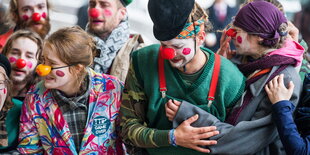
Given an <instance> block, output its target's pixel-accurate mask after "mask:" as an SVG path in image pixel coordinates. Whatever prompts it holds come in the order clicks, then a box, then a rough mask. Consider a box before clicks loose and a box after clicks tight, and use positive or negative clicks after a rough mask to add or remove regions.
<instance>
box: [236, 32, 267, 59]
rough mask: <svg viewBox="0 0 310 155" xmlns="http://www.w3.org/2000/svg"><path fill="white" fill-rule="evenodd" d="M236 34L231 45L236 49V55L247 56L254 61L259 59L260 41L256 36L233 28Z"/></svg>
mask: <svg viewBox="0 0 310 155" xmlns="http://www.w3.org/2000/svg"><path fill="white" fill-rule="evenodd" d="M233 29H234V30H235V32H236V36H235V37H232V40H233V43H234V45H235V47H236V53H237V54H239V55H248V56H251V57H253V58H255V59H257V58H259V57H260V56H261V54H260V53H259V52H258V51H261V49H262V47H261V46H260V45H259V41H260V40H262V38H260V37H259V36H257V35H254V34H250V33H247V32H245V31H244V30H242V29H241V28H239V27H233Z"/></svg>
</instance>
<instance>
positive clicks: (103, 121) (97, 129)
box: [92, 116, 111, 137]
mask: <svg viewBox="0 0 310 155" xmlns="http://www.w3.org/2000/svg"><path fill="white" fill-rule="evenodd" d="M110 125H111V122H110V121H109V119H108V118H106V117H103V116H97V117H95V118H94V122H93V126H92V132H93V134H94V135H95V136H97V137H99V136H103V135H104V134H105V133H106V132H107V131H108V129H109V127H110Z"/></svg>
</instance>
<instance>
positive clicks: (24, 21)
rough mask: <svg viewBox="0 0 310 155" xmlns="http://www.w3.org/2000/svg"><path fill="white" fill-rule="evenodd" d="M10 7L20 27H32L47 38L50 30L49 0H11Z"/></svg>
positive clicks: (42, 36) (31, 28)
mask: <svg viewBox="0 0 310 155" xmlns="http://www.w3.org/2000/svg"><path fill="white" fill-rule="evenodd" d="M10 7H11V9H10V11H11V14H12V17H13V20H14V21H15V23H16V26H17V28H18V29H30V30H32V31H34V32H36V33H38V34H39V35H40V36H41V38H42V39H44V38H45V36H46V35H47V34H48V32H49V30H50V22H49V12H48V2H47V0H11V2H10Z"/></svg>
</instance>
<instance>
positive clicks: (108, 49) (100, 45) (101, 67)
mask: <svg viewBox="0 0 310 155" xmlns="http://www.w3.org/2000/svg"><path fill="white" fill-rule="evenodd" d="M86 31H87V32H89V31H88V30H86ZM93 36H94V40H95V44H96V48H97V51H99V52H100V54H99V56H96V57H95V59H94V65H93V69H94V70H95V71H96V72H98V73H108V71H109V69H110V67H111V65H112V62H113V60H114V58H115V57H116V54H117V52H118V51H119V50H120V49H121V48H122V47H123V45H124V44H125V43H126V41H127V40H128V38H129V24H128V20H127V19H126V20H125V21H122V22H121V23H120V24H119V25H118V26H117V27H116V28H115V29H114V30H113V31H112V33H111V34H110V35H109V37H108V38H107V39H106V40H103V39H101V38H99V37H98V36H95V35H94V34H93Z"/></svg>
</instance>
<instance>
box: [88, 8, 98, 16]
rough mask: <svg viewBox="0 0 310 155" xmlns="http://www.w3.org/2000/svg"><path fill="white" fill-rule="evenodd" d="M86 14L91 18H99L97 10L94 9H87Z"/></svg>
mask: <svg viewBox="0 0 310 155" xmlns="http://www.w3.org/2000/svg"><path fill="white" fill-rule="evenodd" d="M88 14H89V15H90V17H92V18H98V17H99V10H98V9H96V8H91V9H89V11H88Z"/></svg>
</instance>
